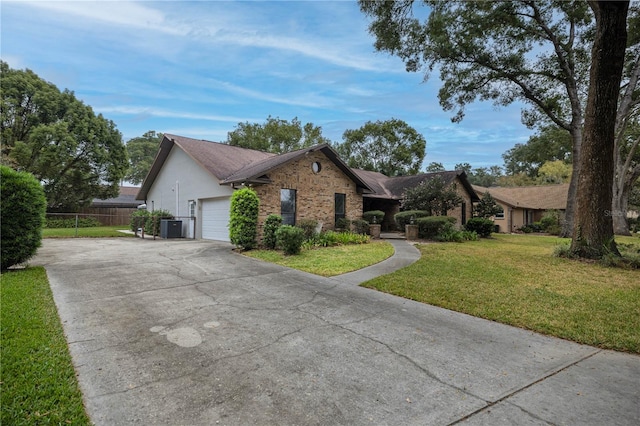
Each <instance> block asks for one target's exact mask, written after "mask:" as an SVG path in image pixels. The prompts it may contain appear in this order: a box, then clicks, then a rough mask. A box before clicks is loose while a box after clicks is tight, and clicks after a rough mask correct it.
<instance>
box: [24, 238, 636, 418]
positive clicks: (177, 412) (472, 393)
mask: <svg viewBox="0 0 640 426" xmlns="http://www.w3.org/2000/svg"><path fill="white" fill-rule="evenodd" d="M405 244H407V243H405ZM407 245H408V244H407ZM32 264H33V265H43V266H44V267H45V268H46V270H47V275H48V277H49V281H50V283H51V289H52V291H53V295H54V300H55V302H56V305H57V308H58V313H59V315H60V319H61V321H62V324H63V327H64V330H65V334H66V337H67V341H68V343H69V349H70V352H71V356H72V358H73V362H74V365H75V368H76V372H77V377H78V381H79V384H80V388H81V390H82V393H83V397H84V403H85V406H86V408H87V412H88V414H89V416H90V418H91V420H92V421H93V422H94V423H95V424H96V425H100V426H101V425H108V426H114V425H132V424H137V425H171V426H173V425H207V426H208V425H323V426H324V425H356V426H357V425H376V426H378V425H421V426H422V425H449V424H465V425H492V426H493V425H513V424H518V425H551V424H553V425H638V424H640V386H638V383H640V357H638V356H636V355H629V354H624V353H618V352H612V351H605V350H601V349H598V348H593V347H589V346H584V345H578V344H575V343H572V342H568V341H565V340H561V339H555V338H551V337H547V336H542V335H539V334H536V333H532V332H530V331H527V330H522V329H518V328H514V327H509V326H506V325H502V324H498V323H494V322H490V321H486V320H482V319H479V318H475V317H471V316H468V315H464V314H459V313H456V312H451V311H447V310H445V309H440V308H437V307H433V306H429V305H425V304H422V303H417V302H413V301H410V300H405V299H402V298H399V297H395V296H391V295H388V294H384V293H381V292H377V291H371V290H368V289H364V288H361V287H358V286H354V285H342V284H341V282H340V281H339V280H336V279H329V278H322V277H318V276H315V275H311V274H307V273H303V272H299V271H295V270H291V269H287V268H284V267H281V266H278V265H273V264H269V263H266V262H261V261H256V260H253V259H250V258H247V257H245V256H241V255H238V254H236V253H233V252H232V251H231V246H230V245H229V244H223V243H215V242H210V241H209V242H208V241H193V240H152V239H134V238H114V239H82V238H78V239H48V240H44V242H43V246H42V247H41V248H40V250H39V252H38V256H37V257H36V258H35V259H34V261H33V262H32ZM353 281H354V282H355V281H357V280H355V279H354V280H353Z"/></svg>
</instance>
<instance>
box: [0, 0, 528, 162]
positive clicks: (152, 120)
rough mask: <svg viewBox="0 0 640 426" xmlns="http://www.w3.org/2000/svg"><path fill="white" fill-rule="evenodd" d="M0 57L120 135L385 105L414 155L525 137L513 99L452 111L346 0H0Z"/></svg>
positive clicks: (224, 127)
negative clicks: (421, 149)
mask: <svg viewBox="0 0 640 426" xmlns="http://www.w3.org/2000/svg"><path fill="white" fill-rule="evenodd" d="M0 14H1V15H0V16H1V22H0V24H1V27H0V28H1V34H0V35H1V42H0V52H1V55H0V56H1V58H2V60H3V61H5V62H7V63H8V64H9V66H10V67H11V68H13V69H25V68H28V69H31V70H32V71H34V72H35V73H36V74H38V75H39V76H40V77H41V78H42V79H44V80H47V81H49V82H51V83H53V84H55V85H56V86H57V87H58V88H59V89H60V90H63V89H69V90H72V91H73V92H74V93H75V95H76V97H77V98H78V99H80V100H82V101H83V102H84V103H85V104H87V105H90V106H91V107H92V108H93V110H94V111H95V112H96V113H101V114H102V115H103V116H104V117H106V118H108V119H110V120H112V121H113V122H114V123H115V124H116V126H117V128H118V130H120V132H121V133H122V135H123V140H124V141H125V142H126V141H127V140H129V139H131V138H134V137H137V136H142V135H143V134H144V133H145V132H147V131H149V130H155V131H157V132H162V133H171V134H176V135H180V136H186V137H192V138H196V139H205V140H210V141H216V142H224V141H226V139H227V133H228V132H230V131H233V130H234V129H235V128H236V126H237V125H238V123H241V122H249V123H264V122H265V121H266V119H267V117H269V116H272V117H278V118H280V119H283V120H292V119H293V118H294V117H297V118H298V119H299V120H300V121H301V122H302V123H303V124H304V123H307V122H311V123H313V124H314V125H316V126H321V127H322V132H323V135H324V136H325V137H327V138H329V139H330V140H332V141H334V142H341V141H342V134H343V133H344V131H345V130H347V129H357V128H359V127H361V126H362V125H364V124H365V123H366V122H367V121H377V120H381V121H384V120H388V119H391V118H396V119H400V120H403V121H405V122H406V123H407V124H409V125H410V126H411V127H413V128H414V129H416V130H417V131H418V132H420V133H421V134H422V135H423V136H424V137H425V139H426V141H427V149H426V156H425V160H424V165H425V166H426V165H427V164H429V163H431V162H439V163H442V164H443V165H444V166H445V168H446V169H453V168H454V166H455V165H456V164H459V163H465V162H466V163H469V164H471V165H472V166H473V167H488V166H491V165H502V164H503V159H502V154H503V153H504V152H505V151H507V150H508V149H510V148H512V147H513V146H514V145H515V144H516V143H526V141H527V140H528V138H529V136H530V135H531V134H532V131H531V130H529V129H527V128H526V127H525V126H524V125H522V124H521V122H520V110H521V105H511V106H508V107H499V108H498V107H494V106H493V105H492V104H491V103H488V102H476V103H474V104H471V105H469V106H467V108H466V115H465V118H464V120H463V121H462V122H461V123H452V122H451V120H450V119H451V117H452V115H453V113H452V112H451V111H443V110H442V108H441V107H440V105H439V103H438V98H437V93H438V90H439V88H440V86H441V82H440V80H439V79H438V75H437V74H432V75H431V76H430V77H429V78H428V79H427V80H426V81H425V79H424V75H423V74H421V73H408V72H406V71H405V68H404V65H403V63H402V61H401V60H400V59H399V58H397V57H393V56H390V55H388V54H387V53H384V52H377V51H376V50H375V48H374V46H373V44H374V41H375V40H374V37H373V36H372V35H370V34H369V32H368V24H369V21H368V18H367V17H366V16H365V15H364V14H363V13H362V12H360V10H359V8H358V5H357V3H356V2H355V1H275V0H272V1H110V2H105V1H89V0H84V1H69V2H62V1H56V0H48V1H8V0H2V2H0Z"/></svg>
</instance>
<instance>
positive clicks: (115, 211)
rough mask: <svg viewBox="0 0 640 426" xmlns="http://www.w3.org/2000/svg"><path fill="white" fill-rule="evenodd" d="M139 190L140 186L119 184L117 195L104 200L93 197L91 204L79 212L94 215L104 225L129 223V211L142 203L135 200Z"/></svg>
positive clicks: (133, 210)
mask: <svg viewBox="0 0 640 426" xmlns="http://www.w3.org/2000/svg"><path fill="white" fill-rule="evenodd" d="M139 190H140V188H138V187H135V186H121V187H120V194H119V195H118V196H117V197H115V198H107V199H106V200H101V199H99V198H94V200H93V202H92V203H91V205H90V206H89V207H85V208H83V209H81V210H80V211H79V213H85V214H91V215H95V218H96V219H98V220H99V221H100V223H102V224H103V225H105V226H111V225H129V223H130V222H131V213H133V212H135V211H136V210H137V208H138V206H139V205H140V204H142V201H138V200H136V195H137V194H138V191H139Z"/></svg>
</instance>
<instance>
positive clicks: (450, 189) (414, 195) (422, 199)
mask: <svg viewBox="0 0 640 426" xmlns="http://www.w3.org/2000/svg"><path fill="white" fill-rule="evenodd" d="M462 201H463V200H462V197H460V195H458V191H457V189H456V185H455V184H451V185H447V184H445V182H444V180H443V179H442V178H441V177H440V176H435V177H433V178H431V179H427V180H424V181H422V182H421V183H420V184H419V185H416V186H414V187H413V188H407V190H406V191H405V192H404V195H403V197H402V202H401V208H402V210H424V211H426V212H427V213H428V214H429V216H446V215H447V212H448V211H449V210H451V209H453V208H454V207H456V206H458V205H460V203H462Z"/></svg>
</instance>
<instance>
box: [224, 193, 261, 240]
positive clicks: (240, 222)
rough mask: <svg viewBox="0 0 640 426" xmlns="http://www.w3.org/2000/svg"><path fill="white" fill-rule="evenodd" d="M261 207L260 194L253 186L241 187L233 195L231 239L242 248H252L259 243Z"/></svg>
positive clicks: (230, 214)
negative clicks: (259, 210)
mask: <svg viewBox="0 0 640 426" xmlns="http://www.w3.org/2000/svg"><path fill="white" fill-rule="evenodd" d="M259 207H260V200H259V199H258V195H257V194H256V192H255V191H254V190H253V189H251V188H242V189H239V190H237V191H236V192H234V193H233V195H232V196H231V209H230V212H229V239H230V240H231V243H232V244H234V245H235V246H236V247H238V248H240V249H242V250H251V249H252V248H254V247H256V245H257V242H256V240H257V236H258V209H259Z"/></svg>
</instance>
